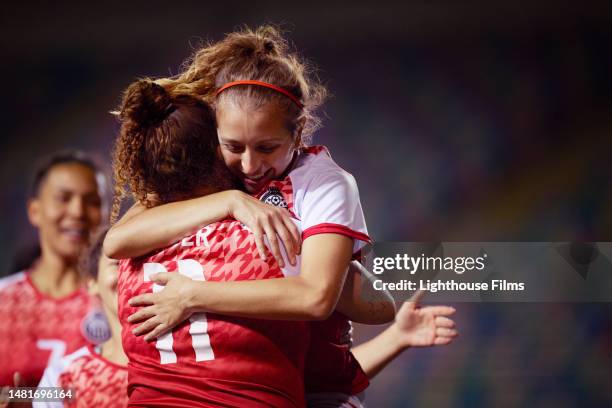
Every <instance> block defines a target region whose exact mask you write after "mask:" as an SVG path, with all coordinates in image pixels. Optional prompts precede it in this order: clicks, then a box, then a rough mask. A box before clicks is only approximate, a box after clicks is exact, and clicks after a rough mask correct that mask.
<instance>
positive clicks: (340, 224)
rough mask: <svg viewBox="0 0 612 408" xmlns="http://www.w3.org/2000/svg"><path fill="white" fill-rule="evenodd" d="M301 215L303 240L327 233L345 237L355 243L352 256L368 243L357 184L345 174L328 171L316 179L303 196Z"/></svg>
mask: <svg viewBox="0 0 612 408" xmlns="http://www.w3.org/2000/svg"><path fill="white" fill-rule="evenodd" d="M300 212H301V223H302V228H303V230H302V239H307V238H308V237H310V236H312V235H317V234H327V233H332V234H340V235H345V236H347V237H350V238H353V239H354V244H353V253H354V254H357V253H358V252H359V251H360V249H361V248H363V246H364V245H366V244H368V243H370V242H371V239H370V237H369V236H368V231H367V228H366V223H365V218H364V216H363V209H362V208H361V202H360V200H359V190H358V189H357V183H356V182H355V179H354V177H353V176H352V175H350V174H349V173H347V172H345V171H341V170H339V171H329V172H326V173H324V174H319V175H318V176H317V177H315V178H314V179H313V180H312V181H311V183H309V185H308V189H307V191H306V193H305V194H304V197H303V202H302V209H301V211H300Z"/></svg>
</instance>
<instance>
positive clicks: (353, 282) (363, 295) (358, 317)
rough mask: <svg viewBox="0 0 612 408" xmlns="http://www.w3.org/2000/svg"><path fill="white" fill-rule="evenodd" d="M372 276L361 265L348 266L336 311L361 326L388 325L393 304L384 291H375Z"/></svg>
mask: <svg viewBox="0 0 612 408" xmlns="http://www.w3.org/2000/svg"><path fill="white" fill-rule="evenodd" d="M374 279H375V277H374V275H373V274H372V273H371V272H370V271H368V270H367V269H366V268H365V267H364V266H363V265H362V264H360V263H359V262H357V261H353V262H351V263H350V265H349V271H348V274H347V275H346V282H344V287H343V288H342V293H341V294H340V299H339V300H338V305H337V306H336V310H337V311H339V312H340V313H342V314H344V315H345V316H346V317H348V318H349V319H350V320H352V321H354V322H357V323H363V324H384V323H389V322H390V321H392V320H393V318H394V317H395V302H394V301H393V297H391V294H390V293H389V292H388V291H386V290H375V289H374V285H373V281H374Z"/></svg>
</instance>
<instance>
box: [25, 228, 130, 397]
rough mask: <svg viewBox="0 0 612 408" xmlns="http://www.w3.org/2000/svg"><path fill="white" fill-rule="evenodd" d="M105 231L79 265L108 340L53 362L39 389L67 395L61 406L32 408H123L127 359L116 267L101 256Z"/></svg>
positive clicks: (125, 392) (96, 238) (109, 260)
mask: <svg viewBox="0 0 612 408" xmlns="http://www.w3.org/2000/svg"><path fill="white" fill-rule="evenodd" d="M106 231H107V229H104V230H102V231H100V232H99V233H98V234H97V236H96V237H95V238H94V240H93V243H92V245H91V247H90V248H89V249H88V251H86V253H85V254H84V256H83V259H82V262H81V273H82V275H83V276H84V278H85V279H86V280H87V285H88V288H89V293H90V294H91V295H92V296H97V297H98V298H99V299H100V302H101V305H102V310H103V311H104V315H105V317H106V320H107V321H108V323H109V326H110V331H111V336H110V338H109V339H108V340H106V341H105V342H104V343H102V344H100V345H99V346H92V345H88V346H85V347H82V348H80V349H79V350H77V351H75V352H74V353H72V354H69V355H67V356H65V357H63V358H62V359H58V360H54V361H53V362H52V363H51V364H49V366H48V367H47V369H46V370H45V373H44V375H43V378H42V380H41V381H40V384H39V385H38V386H39V387H59V388H61V389H63V390H65V391H68V390H69V391H70V392H71V394H70V398H67V399H66V400H65V401H64V402H34V403H33V407H34V408H45V407H48V408H52V407H54V408H55V407H60V408H61V407H64V406H66V407H75V408H76V407H97V408H111V407H126V406H127V400H128V398H127V367H126V366H127V356H126V355H125V353H124V352H123V348H122V346H121V324H120V323H119V318H118V316H117V264H118V262H117V261H116V260H113V259H109V258H107V257H106V256H105V255H104V254H102V242H103V241H104V237H105V236H106Z"/></svg>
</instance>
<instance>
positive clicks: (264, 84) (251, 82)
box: [217, 80, 304, 109]
mask: <svg viewBox="0 0 612 408" xmlns="http://www.w3.org/2000/svg"><path fill="white" fill-rule="evenodd" d="M236 85H257V86H262V87H264V88H269V89H272V90H275V91H276V92H279V93H282V94H283V95H285V96H286V97H287V98H289V99H291V100H292V101H293V103H295V104H296V105H297V106H298V107H299V108H300V109H302V108H303V107H304V104H302V102H300V100H299V99H298V97H297V96H295V95H294V94H292V93H291V92H289V91H287V90H286V89H283V88H280V87H278V86H276V85H272V84H269V83H267V82H262V81H254V80H244V81H231V82H228V83H226V84H225V85H223V86H222V87H221V88H219V89H217V96H219V94H220V93H221V92H223V91H225V90H226V89H227V88H231V87H232V86H236Z"/></svg>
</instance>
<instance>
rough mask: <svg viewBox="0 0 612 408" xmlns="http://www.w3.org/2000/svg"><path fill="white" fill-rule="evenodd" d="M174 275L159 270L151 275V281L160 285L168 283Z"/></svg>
mask: <svg viewBox="0 0 612 408" xmlns="http://www.w3.org/2000/svg"><path fill="white" fill-rule="evenodd" d="M172 275H173V274H171V273H168V272H159V273H156V274H154V275H151V282H154V283H157V284H160V285H165V284H167V283H168V281H170V278H171V277H172Z"/></svg>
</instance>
